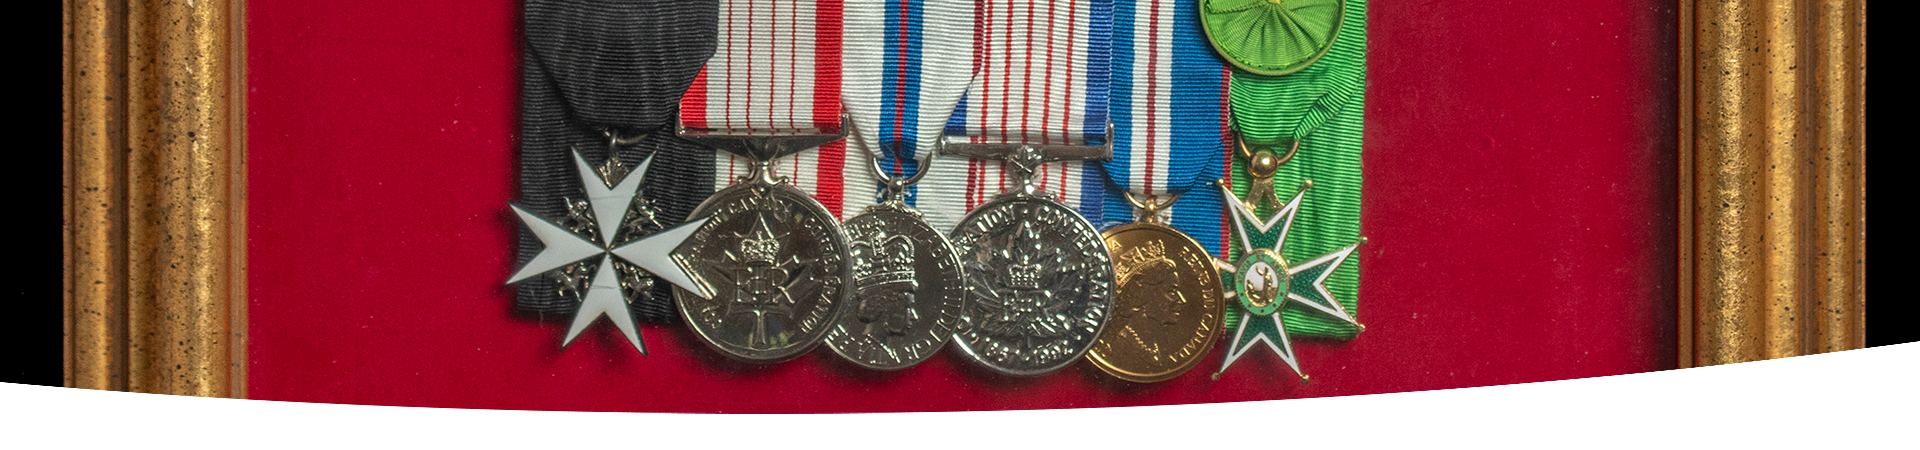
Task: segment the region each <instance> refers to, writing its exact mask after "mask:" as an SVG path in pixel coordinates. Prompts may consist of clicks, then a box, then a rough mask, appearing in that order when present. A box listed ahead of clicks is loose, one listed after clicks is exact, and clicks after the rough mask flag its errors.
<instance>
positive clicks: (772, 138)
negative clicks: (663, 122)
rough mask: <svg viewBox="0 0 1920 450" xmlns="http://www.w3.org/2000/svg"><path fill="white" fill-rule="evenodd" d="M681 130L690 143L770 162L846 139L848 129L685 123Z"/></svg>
mask: <svg viewBox="0 0 1920 450" xmlns="http://www.w3.org/2000/svg"><path fill="white" fill-rule="evenodd" d="M678 128H679V130H678V134H679V135H680V137H682V138H686V139H687V140H689V141H693V142H696V143H699V144H700V145H705V146H708V147H712V148H714V149H718V150H724V151H726V152H728V153H733V154H735V155H740V156H744V157H747V158H750V159H753V160H756V161H771V160H773V159H775V158H779V157H782V156H787V155H791V154H794V153H800V152H802V151H806V150H807V149H811V148H815V147H819V146H822V145H826V144H828V143H832V142H833V141H838V140H840V139H842V138H845V137H846V132H845V130H846V129H847V127H846V126H844V125H842V126H841V127H839V130H828V129H824V128H793V129H747V128H698V127H689V126H686V124H685V123H681V124H680V125H679V127H678Z"/></svg>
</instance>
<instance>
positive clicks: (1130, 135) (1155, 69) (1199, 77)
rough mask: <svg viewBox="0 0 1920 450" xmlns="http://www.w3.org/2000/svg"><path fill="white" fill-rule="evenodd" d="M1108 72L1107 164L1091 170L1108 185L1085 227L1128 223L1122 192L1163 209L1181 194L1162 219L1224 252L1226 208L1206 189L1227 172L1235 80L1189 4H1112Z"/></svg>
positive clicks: (1172, 0)
mask: <svg viewBox="0 0 1920 450" xmlns="http://www.w3.org/2000/svg"><path fill="white" fill-rule="evenodd" d="M1113 74H1114V75H1113V77H1114V79H1113V86H1112V100H1111V105H1112V107H1111V111H1112V112H1111V113H1110V114H1111V115H1112V116H1113V123H1114V148H1113V159H1112V160H1111V161H1107V162H1097V163H1095V165H1096V166H1098V167H1099V168H1100V169H1101V171H1102V172H1104V175H1105V176H1106V179H1107V180H1108V181H1110V182H1112V186H1109V189H1107V190H1106V191H1105V195H1104V198H1105V202H1104V204H1103V206H1102V208H1101V209H1100V214H1099V215H1098V216H1097V217H1096V216H1095V215H1089V216H1088V217H1087V219H1088V220H1091V221H1093V223H1094V224H1095V225H1098V226H1100V227H1101V228H1109V227H1112V226H1116V225H1119V224H1123V223H1127V222H1131V221H1132V220H1133V206H1132V205H1131V204H1129V203H1128V202H1127V199H1126V197H1125V196H1124V194H1122V193H1121V192H1122V191H1123V190H1124V191H1131V192H1133V193H1134V194H1135V195H1137V196H1142V197H1141V198H1143V199H1144V196H1145V195H1159V196H1160V197H1161V198H1160V200H1161V201H1166V198H1165V197H1166V194H1177V195H1180V199H1179V201H1178V202H1176V203H1174V204H1173V206H1172V207H1170V208H1169V209H1166V210H1162V211H1161V214H1163V215H1164V216H1163V217H1162V219H1165V220H1168V223H1170V224H1172V226H1173V227H1174V228H1176V229H1179V230H1180V231H1182V232H1185V233H1187V235H1189V236H1193V238H1194V239H1195V240H1197V241H1199V242H1200V245H1201V246H1203V247H1206V248H1207V249H1208V250H1209V251H1212V252H1216V253H1219V252H1223V251H1224V247H1223V246H1222V244H1223V243H1224V241H1223V239H1222V237H1223V236H1225V235H1226V230H1227V228H1226V216H1225V215H1224V214H1223V211H1224V209H1223V208H1224V204H1223V203H1222V198H1221V194H1220V190H1219V189H1209V188H1206V186H1207V185H1208V183H1211V182H1213V181H1214V180H1217V179H1219V178H1221V177H1225V176H1227V173H1228V170H1229V169H1230V167H1229V166H1227V164H1228V162H1229V161H1231V159H1230V155H1228V153H1227V152H1229V151H1232V150H1231V147H1229V146H1228V145H1227V143H1228V142H1231V141H1230V140H1229V139H1230V138H1231V135H1230V133H1229V130H1230V128H1229V127H1230V124H1229V123H1228V121H1227V113H1226V110H1227V81H1228V80H1229V77H1230V74H1231V72H1229V70H1228V66H1227V64H1226V62H1225V61H1222V60H1221V59H1220V57H1219V56H1218V55H1217V54H1215V53H1214V51H1213V48H1212V47H1211V46H1209V45H1208V43H1207V41H1206V37H1205V35H1204V30H1202V29H1201V25H1200V18H1199V10H1198V9H1197V8H1195V7H1194V5H1193V2H1191V1H1185V0H1114V14H1113ZM1083 209H1085V208H1083Z"/></svg>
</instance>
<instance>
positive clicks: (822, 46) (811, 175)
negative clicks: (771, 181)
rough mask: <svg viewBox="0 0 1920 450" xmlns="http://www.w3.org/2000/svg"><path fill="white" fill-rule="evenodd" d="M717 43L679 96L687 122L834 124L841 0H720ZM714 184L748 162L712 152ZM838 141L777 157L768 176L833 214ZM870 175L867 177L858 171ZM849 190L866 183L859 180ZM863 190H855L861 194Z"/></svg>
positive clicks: (842, 187) (843, 174)
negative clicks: (778, 178)
mask: <svg viewBox="0 0 1920 450" xmlns="http://www.w3.org/2000/svg"><path fill="white" fill-rule="evenodd" d="M719 9H720V25H719V28H720V30H719V37H718V40H717V41H718V46H717V48H716V49H715V50H714V55H713V58H712V59H709V60H707V66H706V69H704V70H703V71H701V72H700V76H699V77H698V78H695V79H694V81H693V86H691V87H689V88H688V89H687V93H686V95H685V96H683V97H681V100H680V121H681V123H683V124H685V125H686V126H688V127H697V128H716V129H748V130H804V129H819V130H823V131H827V132H837V131H839V130H840V115H841V114H840V112H841V109H840V83H841V48H842V47H841V42H842V37H841V33H842V30H841V26H842V5H841V0H721V1H720V8H719ZM715 158H716V159H715V164H714V165H715V167H714V170H715V175H716V176H715V177H714V183H715V185H716V186H715V187H716V188H725V187H726V186H728V185H731V184H732V183H733V182H734V181H735V179H736V178H738V177H741V176H744V175H746V174H747V172H748V169H749V168H750V167H751V165H752V164H751V161H749V160H747V159H746V158H744V157H741V156H735V155H733V154H731V153H727V152H715ZM865 171H866V169H865V168H863V167H860V166H857V165H849V164H847V158H846V145H845V141H836V142H833V143H829V144H826V145H822V146H820V148H819V149H818V150H816V151H804V152H799V153H795V154H793V155H789V156H786V157H782V158H780V159H779V160H778V161H776V162H775V163H774V172H775V174H774V175H775V176H785V177H787V178H788V179H789V180H790V181H791V182H792V183H793V184H794V186H795V187H798V188H800V189H801V190H804V191H807V192H808V193H810V194H813V196H814V198H815V199H818V200H819V201H820V203H821V204H823V205H825V206H826V207H827V210H829V211H832V212H833V213H834V214H835V215H836V216H839V215H841V214H842V213H843V211H842V203H843V199H845V198H847V197H848V193H849V189H848V186H847V183H846V181H847V174H850V173H864V172H865ZM865 178H871V177H865ZM856 190H857V191H867V190H870V188H869V187H868V186H867V184H865V183H862V184H861V185H860V186H859V187H858V188H857V189H856ZM865 195H866V194H857V196H861V197H863V196H865Z"/></svg>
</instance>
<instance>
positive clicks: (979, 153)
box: [939, 122, 1113, 197]
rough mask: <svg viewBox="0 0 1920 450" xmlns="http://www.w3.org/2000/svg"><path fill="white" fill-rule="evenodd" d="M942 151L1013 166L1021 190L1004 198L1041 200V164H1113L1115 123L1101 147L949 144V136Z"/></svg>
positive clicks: (1016, 190) (944, 141)
mask: <svg viewBox="0 0 1920 450" xmlns="http://www.w3.org/2000/svg"><path fill="white" fill-rule="evenodd" d="M939 145H940V147H941V148H942V149H943V150H942V151H944V152H946V153H948V154H952V155H959V156H965V157H969V158H995V159H1001V160H1005V161H1007V162H1008V163H1011V164H1010V165H1011V166H1012V167H1011V169H1012V175H1013V179H1014V182H1015V183H1016V184H1017V185H1018V186H1019V187H1018V188H1017V189H1015V190H1013V191H1010V192H1007V193H1004V194H1001V195H1002V196H1024V197H1038V196H1040V190H1039V188H1038V187H1036V186H1034V185H1033V174H1034V172H1036V171H1038V170H1039V169H1040V165H1041V164H1045V163H1049V162H1054V161H1072V160H1089V159H1098V160H1109V159H1113V122H1107V132H1106V136H1105V137H1104V138H1103V139H1102V140H1101V144H1100V145H1045V144H1040V145H1036V144H976V143H953V142H948V140H947V136H946V135H941V136H940V144H939Z"/></svg>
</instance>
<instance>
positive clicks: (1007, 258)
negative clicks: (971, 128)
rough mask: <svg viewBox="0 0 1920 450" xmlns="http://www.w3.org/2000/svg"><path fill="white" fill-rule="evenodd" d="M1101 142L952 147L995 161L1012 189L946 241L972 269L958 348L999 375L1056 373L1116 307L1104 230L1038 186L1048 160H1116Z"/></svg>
mask: <svg viewBox="0 0 1920 450" xmlns="http://www.w3.org/2000/svg"><path fill="white" fill-rule="evenodd" d="M1103 142H1104V145H1101V146H1097V147H1095V146H1075V145H1025V144H947V145H946V150H947V151H948V152H950V153H952V154H954V155H959V156H966V157H972V158H998V159H1003V160H1005V161H1006V162H1007V165H1008V168H1009V169H1010V170H1011V172H1012V174H1013V180H1014V185H1013V189H1012V190H1010V191H1007V192H1005V193H1002V194H1001V195H1000V196H998V197H996V198H994V200H993V201H990V202H987V203H986V204H984V205H981V206H980V207H979V208H976V209H974V210H973V212H970V213H967V216H966V217H965V218H962V219H960V224H959V225H958V226H955V227H954V229H953V233H952V235H951V236H949V238H950V239H951V240H952V241H953V246H954V249H955V250H956V251H957V252H959V253H960V257H961V260H962V261H963V262H964V264H965V265H966V269H967V286H968V288H969V289H971V290H972V291H971V293H970V300H972V301H971V302H970V303H969V304H968V305H967V308H966V310H965V312H964V313H963V314H962V316H961V320H960V323H961V325H960V328H959V330H958V331H956V332H955V334H954V338H955V343H956V344H958V345H959V348H960V351H961V352H962V353H963V354H965V355H966V356H967V357H968V359H971V360H973V361H974V362H976V363H979V364H980V365H982V366H985V367H987V368H988V369H991V370H993V371H995V372H999V373H1003V374H1007V375H1019V376H1035V375H1045V374H1048V373H1053V372H1054V371H1058V370H1060V369H1063V368H1066V367H1067V366H1068V365H1070V364H1072V363H1073V362H1074V361H1077V360H1079V359H1080V357H1081V356H1082V355H1085V354H1086V353H1087V350H1088V349H1090V348H1092V347H1093V343H1094V340H1095V339H1097V338H1098V337H1099V336H1100V331H1101V329H1103V328H1105V327H1106V325H1107V317H1108V315H1109V314H1111V313H1112V310H1113V258H1112V256H1111V255H1110V254H1109V253H1108V252H1107V244H1106V241H1105V240H1103V239H1101V237H1100V230H1099V229H1097V228H1094V227H1093V224H1092V223H1088V222H1087V219H1086V218H1085V217H1081V216H1080V214H1079V213H1077V212H1074V211H1073V209H1071V208H1068V207H1067V206H1066V205H1062V204H1060V202H1058V201H1054V200H1053V199H1052V198H1048V196H1047V195H1045V193H1043V192H1042V191H1040V190H1039V189H1038V188H1037V187H1036V186H1035V183H1034V182H1033V181H1034V180H1033V178H1034V172H1035V170H1037V169H1039V168H1040V165H1041V163H1045V162H1049V161H1068V160H1086V159H1104V158H1109V157H1111V156H1112V155H1113V147H1112V145H1113V132H1112V127H1111V125H1109V127H1108V132H1107V138H1106V139H1105V140H1104V141H1103Z"/></svg>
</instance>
